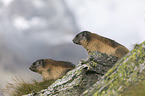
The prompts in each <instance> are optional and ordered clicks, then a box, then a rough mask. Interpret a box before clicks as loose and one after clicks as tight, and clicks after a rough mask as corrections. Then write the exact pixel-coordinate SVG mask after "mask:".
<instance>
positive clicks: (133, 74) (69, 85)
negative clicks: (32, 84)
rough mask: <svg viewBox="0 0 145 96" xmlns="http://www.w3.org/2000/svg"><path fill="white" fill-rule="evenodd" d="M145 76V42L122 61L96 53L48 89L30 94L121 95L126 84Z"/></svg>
mask: <svg viewBox="0 0 145 96" xmlns="http://www.w3.org/2000/svg"><path fill="white" fill-rule="evenodd" d="M144 76H145V42H143V43H142V44H140V45H139V46H138V47H136V48H135V49H133V50H132V51H130V52H129V53H128V54H127V55H126V56H124V57H122V58H121V59H120V60H118V58H117V57H114V56H111V55H107V54H105V53H100V52H93V53H92V54H91V55H90V56H89V58H88V59H86V60H82V61H81V62H80V64H78V65H77V66H76V68H75V69H74V70H71V71H69V72H68V73H67V74H66V75H65V76H64V77H63V78H62V79H58V80H56V81H55V82H54V83H53V84H52V85H50V86H49V87H48V89H44V90H41V91H40V92H37V93H31V94H28V95H27V96H41V95H42V96H47V95H50V96H53V95H55V96H62V95H63V96H70V95H71V96H92V95H95V96H113V95H119V94H120V92H121V91H122V90H123V89H124V88H125V87H126V86H129V85H131V84H135V83H136V82H139V81H141V80H144ZM34 94H35V95H34Z"/></svg>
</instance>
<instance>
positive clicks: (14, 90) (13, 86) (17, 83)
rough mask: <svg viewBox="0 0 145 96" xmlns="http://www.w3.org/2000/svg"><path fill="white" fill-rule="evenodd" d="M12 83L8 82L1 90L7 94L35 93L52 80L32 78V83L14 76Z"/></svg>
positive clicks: (17, 95)
mask: <svg viewBox="0 0 145 96" xmlns="http://www.w3.org/2000/svg"><path fill="white" fill-rule="evenodd" d="M13 81H14V83H8V85H7V86H6V88H5V89H2V92H3V93H5V94H8V95H9V96H21V95H24V94H29V93H35V92H38V91H40V90H42V89H46V88H47V87H48V86H49V85H50V84H52V83H53V82H54V81H41V82H38V81H36V80H32V83H27V82H25V81H24V80H23V79H18V78H15V79H13Z"/></svg>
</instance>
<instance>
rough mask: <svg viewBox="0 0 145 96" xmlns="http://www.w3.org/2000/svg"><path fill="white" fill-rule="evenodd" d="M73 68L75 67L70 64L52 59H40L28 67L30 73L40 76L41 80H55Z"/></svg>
mask: <svg viewBox="0 0 145 96" xmlns="http://www.w3.org/2000/svg"><path fill="white" fill-rule="evenodd" d="M74 68H75V65H74V64H72V63H71V62H67V61H55V60H53V59H40V60H37V61H36V62H34V63H33V64H32V65H31V66H30V67H29V69H30V70H31V71H33V72H37V73H39V74H41V75H42V78H43V80H56V79H58V78H61V77H63V76H64V75H65V74H66V73H67V72H68V71H70V70H72V69H74Z"/></svg>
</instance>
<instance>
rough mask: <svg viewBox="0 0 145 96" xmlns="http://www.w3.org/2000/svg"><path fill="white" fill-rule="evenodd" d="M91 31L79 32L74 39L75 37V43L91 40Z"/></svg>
mask: <svg viewBox="0 0 145 96" xmlns="http://www.w3.org/2000/svg"><path fill="white" fill-rule="evenodd" d="M90 33H91V32H89V31H82V32H81V33H79V34H77V35H76V36H75V37H74V39H73V42H74V43H75V44H78V45H81V44H83V43H84V42H87V41H89V37H90V36H89V35H90Z"/></svg>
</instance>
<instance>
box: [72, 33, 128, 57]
mask: <svg viewBox="0 0 145 96" xmlns="http://www.w3.org/2000/svg"><path fill="white" fill-rule="evenodd" d="M73 42H74V43H75V44H78V45H82V46H83V47H84V48H85V49H86V50H87V52H88V54H90V53H92V52H93V51H99V52H101V53H106V54H109V55H113V56H116V57H118V58H121V57H122V56H123V55H125V54H127V53H128V52H129V50H128V49H127V48H126V47H124V46H123V45H121V44H119V43H117V42H115V41H114V40H111V39H109V38H106V37H102V36H99V35H98V34H95V33H91V32H88V31H83V32H81V33H79V34H77V35H76V36H75V38H74V39H73Z"/></svg>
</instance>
